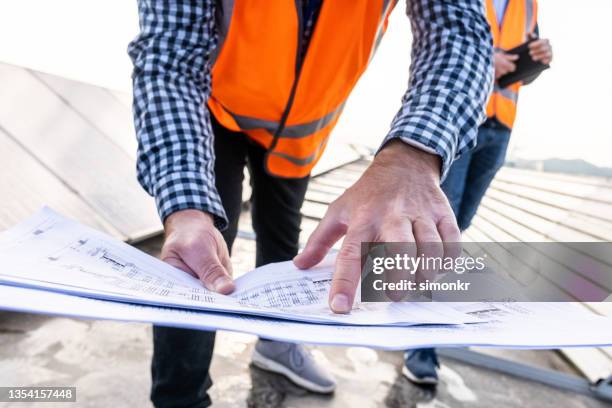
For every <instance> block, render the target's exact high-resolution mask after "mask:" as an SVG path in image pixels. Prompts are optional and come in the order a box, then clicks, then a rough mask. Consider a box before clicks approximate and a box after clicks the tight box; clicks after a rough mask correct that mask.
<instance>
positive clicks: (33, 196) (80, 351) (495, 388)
mask: <svg viewBox="0 0 612 408" xmlns="http://www.w3.org/2000/svg"><path fill="white" fill-rule="evenodd" d="M0 81H1V82H2V83H3V92H2V96H1V97H0V151H1V152H2V159H3V164H4V166H3V168H4V170H5V172H8V173H5V176H3V177H0V194H1V195H2V197H3V205H2V206H0V230H2V229H4V228H6V227H8V226H10V225H13V224H14V223H16V222H18V221H19V220H21V219H23V218H25V217H27V216H28V215H29V214H31V213H33V212H34V211H36V210H37V209H38V208H39V207H40V206H41V205H44V204H46V205H49V206H51V207H53V208H54V209H56V210H57V211H59V212H61V213H62V214H64V215H66V216H69V217H71V218H74V219H77V220H79V221H81V222H83V223H86V224H88V225H91V226H93V227H95V228H98V229H100V230H103V231H105V232H107V233H110V234H111V235H114V236H115V237H117V238H119V239H123V240H126V241H129V242H132V243H135V245H137V246H138V247H139V248H141V249H143V250H145V251H147V252H149V253H152V254H157V253H158V252H159V249H160V245H161V239H160V238H159V236H156V235H157V234H159V232H160V225H159V220H158V218H157V215H156V212H155V208H154V205H153V201H152V199H151V198H150V197H148V196H147V195H146V194H145V193H144V192H143V191H142V190H141V189H140V187H139V186H138V185H137V182H136V179H135V170H134V149H135V142H134V137H133V129H132V127H131V126H132V125H131V115H130V101H129V98H128V97H127V96H126V95H125V94H121V93H117V92H113V91H109V90H107V89H103V88H99V87H95V86H92V85H87V84H83V83H79V82H75V81H69V80H65V79H63V78H59V77H55V76H52V75H47V74H42V73H39V72H35V71H31V70H27V69H24V68H20V67H15V66H12V65H7V64H0ZM24 90H27V92H24ZM24 95H28V97H27V98H26V97H24ZM23 112H28V113H29V116H28V120H24V118H23ZM324 157H325V159H324V160H325V161H324V162H323V163H322V164H321V165H320V166H319V168H318V169H317V177H315V178H314V179H313V181H312V182H311V185H310V188H309V190H308V193H307V197H306V202H305V204H304V207H303V214H304V221H303V235H302V242H305V240H306V238H307V236H308V234H309V233H310V232H311V231H312V230H313V228H314V227H315V226H316V224H317V221H318V220H319V219H320V218H321V217H322V215H323V214H324V212H325V209H326V207H327V205H328V204H329V203H330V202H331V201H333V199H335V197H337V196H338V195H339V194H341V193H342V191H344V189H345V188H346V187H348V186H349V185H350V184H351V183H352V182H353V181H354V180H356V179H357V178H358V177H359V175H360V174H361V172H362V171H363V170H364V169H365V167H366V166H367V165H368V163H369V160H370V159H371V157H370V156H369V153H368V152H367V151H363V150H359V149H357V150H355V149H353V148H350V147H347V146H344V147H341V148H340V150H339V151H337V152H333V153H332V152H327V154H326V155H325V156H324ZM340 164H342V166H340V167H338V166H339V165H340ZM247 195H248V191H247ZM243 218H244V219H243V220H242V221H241V225H240V230H241V231H240V238H239V239H238V240H237V242H236V247H235V249H234V254H235V255H234V257H233V262H234V265H235V267H234V270H235V271H237V273H244V272H246V271H248V270H250V269H251V268H252V267H253V266H254V241H253V240H252V238H253V232H252V230H251V228H250V224H249V222H248V219H249V215H248V212H245V213H244V214H243ZM611 227H612V182H611V181H610V180H607V179H601V178H590V177H576V176H566V175H558V174H547V173H541V172H534V171H525V170H519V169H510V168H506V169H503V170H502V171H501V172H500V173H499V175H498V177H497V178H496V180H495V182H494V183H493V185H492V188H491V189H490V190H489V192H488V194H487V197H486V198H485V200H484V202H483V205H482V207H481V208H480V210H479V213H478V215H477V218H476V220H475V221H474V225H473V227H472V228H470V229H469V230H468V231H467V232H466V234H465V238H466V239H468V240H472V241H475V242H483V241H498V242H503V241H515V240H518V241H527V242H533V241H549V240H553V241H564V242H572V241H602V240H603V241H612V232H611V231H612V228H611ZM562 266H563V267H565V268H569V269H571V266H568V265H562ZM609 305H610V304H609V303H608V304H590V305H585V307H589V308H590V309H591V310H592V311H593V312H596V313H601V314H610V313H611V312H612V311H611V310H610V307H609ZM254 341H255V338H254V337H252V336H247V335H242V334H235V333H227V332H220V333H219V334H218V341H217V347H216V350H215V359H214V363H213V369H212V371H213V376H214V381H215V385H214V386H213V389H212V391H211V393H212V396H213V398H214V400H215V401H216V403H217V404H216V405H217V406H228V407H229V406H232V407H233V406H247V405H248V406H294V407H307V406H308V407H309V406H313V405H316V406H329V407H345V406H346V407H348V406H351V407H352V406H356V405H358V406H384V405H387V406H419V407H437V408H445V407H462V406H469V407H491V406H496V407H497V406H499V407H555V408H557V407H603V406H606V405H605V404H603V403H601V402H598V401H595V400H592V399H589V398H587V397H583V396H578V395H572V394H569V393H566V392H562V391H558V390H556V389H552V388H548V387H545V386H541V385H537V384H533V383H529V382H527V381H524V380H520V379H517V378H513V377H509V376H505V375H502V374H499V373H496V372H495V373H494V372H491V371H488V370H485V369H482V368H475V367H472V366H468V365H465V364H462V363H458V362H456V361H452V360H449V359H443V360H442V363H443V366H442V370H441V378H442V383H441V385H440V387H439V388H438V391H437V393H434V392H433V391H432V390H431V389H421V388H417V387H413V386H412V385H410V383H409V382H408V381H407V380H405V379H404V378H403V377H402V376H401V374H400V372H399V370H400V368H401V362H402V356H401V353H391V352H379V351H375V350H371V349H365V348H343V347H317V348H315V349H314V353H315V355H316V356H317V358H319V359H320V360H321V361H322V362H323V364H325V365H327V366H328V367H329V369H330V370H331V371H332V372H333V373H334V374H335V375H336V376H337V378H338V380H339V388H338V391H337V392H336V394H335V395H334V396H333V397H318V396H315V395H312V394H307V393H304V392H303V391H301V390H300V389H298V388H296V387H295V386H293V385H291V384H290V383H289V382H288V381H286V380H284V379H283V378H281V377H278V376H273V375H270V374H266V373H264V372H262V371H260V370H258V369H256V368H252V367H250V366H249V361H250V357H249V356H250V352H251V349H252V346H253V343H254ZM486 352H487V353H494V354H495V355H501V356H504V357H506V358H509V359H512V360H515V361H522V362H526V363H529V364H532V365H537V366H540V367H548V368H551V369H554V370H557V371H561V372H567V373H573V374H581V375H584V376H586V377H587V378H589V379H591V380H595V379H597V378H600V377H604V376H607V375H609V374H610V373H612V352H611V351H610V350H609V349H573V350H564V351H563V353H559V352H556V351H507V350H487V351H486ZM150 354H151V329H150V326H148V325H141V324H126V323H117V322H104V321H85V320H73V319H66V318H57V317H48V316H37V315H26V314H15V313H3V312H0V365H1V367H2V369H0V384H1V385H20V386H22V385H37V384H38V385H43V384H44V385H51V384H57V385H67V384H69V385H75V386H77V388H78V395H79V403H78V404H77V405H78V406H86V407H87V406H92V407H94V406H95V407H99V406H126V405H128V404H130V405H131V406H135V407H141V406H147V404H148V402H147V401H148V396H147V394H148V388H149V385H150V378H149V359H150ZM364 401H365V402H364ZM0 406H2V405H0ZM18 406H19V407H26V406H28V405H27V404H24V403H20V404H19V405H18ZM45 406H49V407H51V406H53V405H52V404H48V405H45ZM71 406H74V405H71Z"/></svg>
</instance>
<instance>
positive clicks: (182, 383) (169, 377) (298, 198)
mask: <svg viewBox="0 0 612 408" xmlns="http://www.w3.org/2000/svg"><path fill="white" fill-rule="evenodd" d="M213 131H214V134H215V155H216V161H215V176H216V185H217V190H218V191H219V194H220V196H221V201H222V202H223V207H224V208H225V212H226V214H227V217H228V219H229V227H228V228H227V230H225V231H223V232H222V234H223V238H224V239H225V242H226V243H227V245H228V247H229V249H230V253H231V248H232V244H233V243H234V239H235V238H236V234H237V232H238V219H239V217H240V210H241V204H242V182H243V180H244V167H245V166H248V169H249V172H250V176H251V187H252V196H251V203H252V210H251V214H252V222H253V229H254V230H255V233H256V235H257V244H256V245H257V255H256V264H257V266H260V265H264V264H267V263H270V262H280V261H287V260H290V259H292V258H293V257H294V256H295V255H296V254H297V252H298V249H299V246H298V242H299V233H300V222H301V215H300V208H301V206H302V202H303V201H304V196H305V194H306V188H307V187H308V177H305V178H301V179H281V178H276V177H273V176H270V175H268V174H267V173H266V172H265V170H264V166H263V160H264V155H265V150H264V149H263V148H262V147H261V146H259V145H257V144H255V143H253V142H251V141H249V140H248V139H247V137H246V136H245V135H244V134H242V133H238V132H232V131H229V130H227V129H225V128H223V127H222V126H221V125H219V124H218V123H217V122H216V121H215V120H214V118H213ZM214 343H215V333H214V332H205V331H199V330H188V329H177V328H169V327H160V326H154V327H153V361H152V364H151V372H152V377H153V378H152V380H153V384H152V389H151V401H153V404H154V405H155V406H156V407H158V408H161V407H164V408H165V407H198V408H199V407H206V406H209V405H210V404H211V400H210V397H209V396H208V394H207V390H208V389H209V388H210V386H211V385H212V381H211V379H210V375H209V373H208V370H209V367H210V362H211V359H212V354H213V346H214Z"/></svg>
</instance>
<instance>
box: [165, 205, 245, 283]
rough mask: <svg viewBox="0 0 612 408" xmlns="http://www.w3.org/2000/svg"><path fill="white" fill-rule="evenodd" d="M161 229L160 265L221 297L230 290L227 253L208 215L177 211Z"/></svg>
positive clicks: (194, 211) (199, 212)
mask: <svg viewBox="0 0 612 408" xmlns="http://www.w3.org/2000/svg"><path fill="white" fill-rule="evenodd" d="M164 229H165V232H166V240H165V242H164V246H163V248H162V252H161V259H162V261H164V262H167V263H169V264H170V265H172V266H174V267H176V268H179V269H181V270H183V271H185V272H187V273H190V274H191V275H193V276H194V277H196V278H198V279H200V280H201V281H202V283H203V284H204V286H206V288H207V289H209V290H213V291H215V292H218V293H222V294H228V293H231V292H232V291H233V290H234V288H235V286H234V282H233V281H232V264H231V262H230V257H229V251H228V250H227V245H226V244H225V241H224V240H223V237H222V236H221V233H220V232H219V231H218V230H217V229H216V228H215V226H214V223H213V217H212V215H210V214H208V213H205V212H202V211H199V210H181V211H177V212H175V213H173V214H171V215H170V216H169V217H168V218H166V221H165V223H164Z"/></svg>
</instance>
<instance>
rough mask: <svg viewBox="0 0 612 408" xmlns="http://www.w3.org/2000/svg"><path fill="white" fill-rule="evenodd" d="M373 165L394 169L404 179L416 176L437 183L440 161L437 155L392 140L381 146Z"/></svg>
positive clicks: (438, 180) (397, 140)
mask: <svg viewBox="0 0 612 408" xmlns="http://www.w3.org/2000/svg"><path fill="white" fill-rule="evenodd" d="M373 165H376V166H383V167H385V168H389V169H394V170H396V171H398V172H400V174H403V175H405V176H406V177H409V176H414V175H418V177H419V178H422V179H423V180H431V181H434V182H435V183H439V182H440V169H441V167H442V160H441V158H440V156H438V155H437V154H433V153H429V152H426V151H424V150H422V149H419V148H418V147H414V146H411V145H409V144H408V143H405V142H403V141H401V140H400V139H394V140H390V141H389V142H387V143H386V144H385V146H383V148H382V149H381V150H380V152H379V153H378V154H377V155H376V157H375V158H374V162H373Z"/></svg>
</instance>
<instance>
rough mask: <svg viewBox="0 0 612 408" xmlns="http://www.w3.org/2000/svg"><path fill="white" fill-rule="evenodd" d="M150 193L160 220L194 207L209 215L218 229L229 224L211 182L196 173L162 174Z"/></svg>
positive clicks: (223, 228)
mask: <svg viewBox="0 0 612 408" xmlns="http://www.w3.org/2000/svg"><path fill="white" fill-rule="evenodd" d="M213 180H214V178H213ZM153 195H154V197H155V203H156V204H157V211H158V212H159V216H160V218H161V220H162V223H163V222H164V221H165V220H166V218H168V216H169V215H170V214H172V213H174V212H176V211H179V210H186V209H195V210H201V211H204V212H207V213H209V214H211V215H212V216H213V217H214V224H215V227H217V229H219V230H220V231H223V230H225V229H226V228H227V226H228V221H227V216H226V215H225V210H224V209H223V204H222V203H221V198H220V197H219V193H218V192H217V189H216V187H215V186H214V181H210V180H208V179H207V178H206V177H202V174H200V173H198V172H180V173H170V174H167V175H165V176H163V177H162V178H160V179H159V180H158V181H157V183H156V184H155V187H154V191H153Z"/></svg>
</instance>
